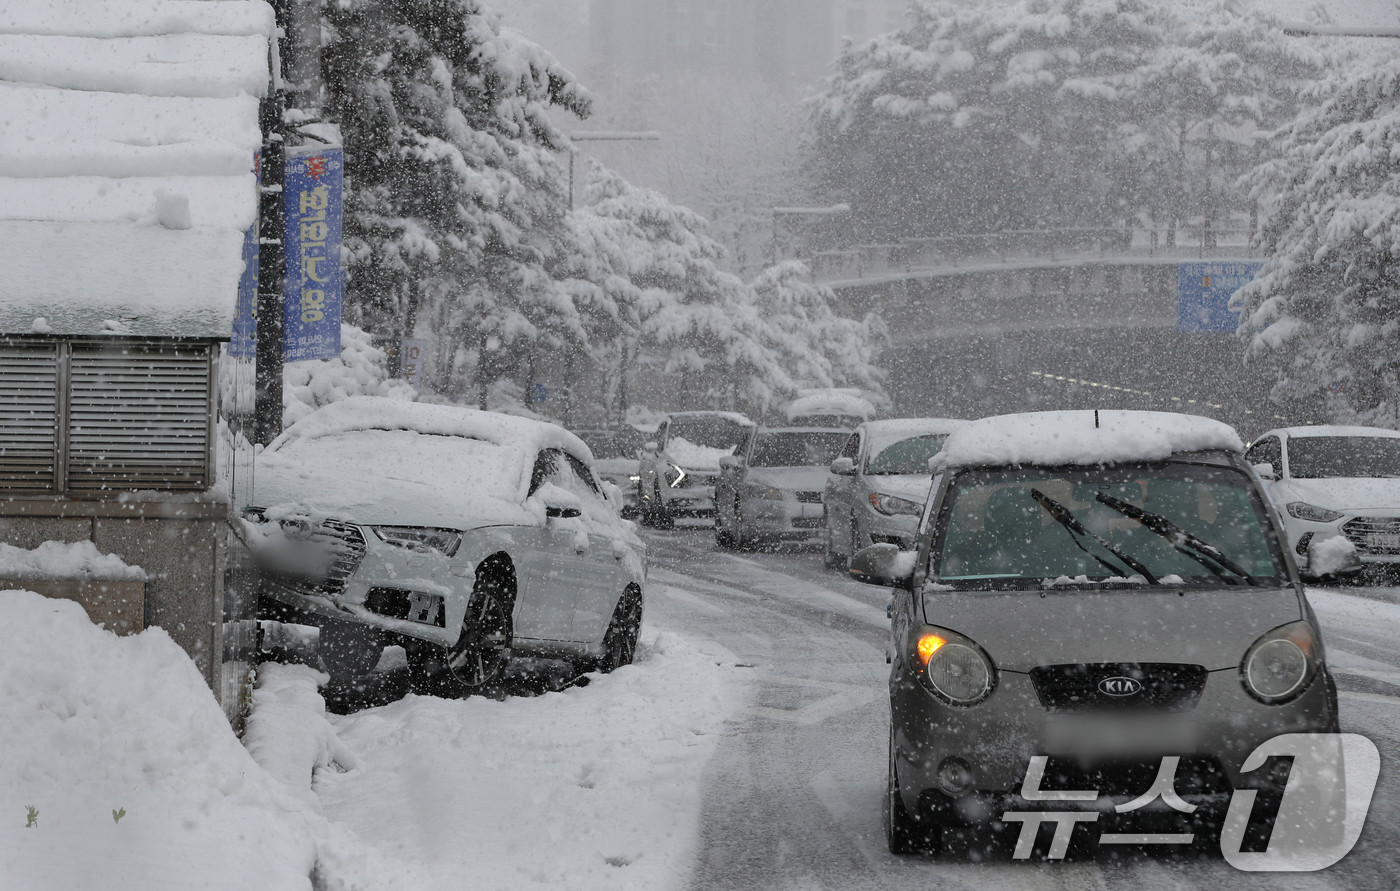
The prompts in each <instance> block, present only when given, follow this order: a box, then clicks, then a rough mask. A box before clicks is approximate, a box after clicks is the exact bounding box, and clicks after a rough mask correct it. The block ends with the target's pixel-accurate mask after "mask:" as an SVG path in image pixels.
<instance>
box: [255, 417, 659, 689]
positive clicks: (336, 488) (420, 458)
mask: <svg viewBox="0 0 1400 891" xmlns="http://www.w3.org/2000/svg"><path fill="white" fill-rule="evenodd" d="M592 463H593V456H592V454H591V453H590V452H589V450H588V447H587V446H586V445H584V444H583V442H582V441H581V440H580V439H579V438H578V437H576V436H574V435H573V434H572V433H569V432H568V431H567V430H564V429H563V428H561V427H557V426H555V425H553V424H546V423H542V422H539V421H532V420H528V419H524V418H517V417H511V416H508V415H501V414H495V413H492V412H482V411H475V410H472V409H466V408H459V407H456V406H445V405H424V404H418V403H407V402H399V401H394V400H389V399H381V398H375V397H356V398H353V399H347V400H344V401H342V402H336V403H333V404H331V405H328V406H326V407H324V408H321V409H319V410H318V411H316V412H314V413H312V414H311V415H309V416H307V417H306V418H303V419H302V420H301V421H299V422H297V423H296V424H294V425H292V426H291V427H290V428H288V430H287V431H286V432H285V433H283V434H282V435H281V436H280V437H278V439H277V440H276V441H274V442H273V443H272V444H271V445H269V446H268V448H267V449H266V450H265V451H264V452H263V453H262V454H261V455H259V456H258V459H257V464H256V468H255V482H254V493H255V497H254V504H256V505H258V506H257V507H252V508H250V509H249V510H248V511H247V519H246V520H245V521H244V522H243V523H242V524H240V531H241V533H242V535H243V538H244V541H245V542H246V543H247V544H248V547H249V549H250V551H251V552H252V554H253V557H254V560H255V561H256V563H257V564H258V567H259V569H260V586H259V594H260V610H259V612H260V614H261V615H262V616H263V617H264V618H272V619H278V620H282V621H294V622H299V623H302V624H312V625H316V626H319V627H320V629H321V658H322V661H323V662H324V663H325V665H326V668H327V670H328V671H330V673H331V674H332V677H333V678H335V677H339V678H342V679H348V678H352V677H354V676H356V675H359V674H363V673H365V672H367V671H369V670H370V669H372V668H373V667H374V665H375V663H376V661H377V660H378V659H379V657H380V655H381V653H382V651H383V648H384V647H385V646H386V645H389V644H401V645H402V646H403V647H404V649H405V651H406V653H407V655H408V661H409V669H410V677H411V679H412V684H413V688H414V689H415V690H416V691H423V692H429V691H433V692H435V691H439V690H443V689H444V688H445V689H447V690H449V691H451V692H453V693H461V692H466V691H468V690H470V689H471V688H475V687H480V686H482V685H484V684H488V683H490V682H491V681H493V680H494V679H496V678H497V677H498V676H499V675H500V674H501V672H502V671H503V670H504V667H505V665H506V662H507V661H508V660H509V659H510V658H511V656H512V655H513V654H527V655H548V656H555V657H562V658H566V659H570V660H572V661H574V663H575V664H577V665H580V666H581V667H588V668H592V667H598V668H601V669H603V670H605V671H609V670H612V669H614V668H616V667H618V666H620V665H624V664H626V663H628V662H630V661H631V660H632V656H633V653H634V651H635V649H636V645H637V636H638V631H639V628H640V625H641V618H642V605H643V588H644V585H645V583H646V563H645V559H646V554H645V550H644V546H643V544H642V542H641V541H640V539H638V537H637V535H636V532H635V527H634V526H633V524H632V523H630V522H628V521H626V520H623V519H621V517H619V515H618V506H619V505H618V502H617V501H616V499H615V495H614V493H612V487H611V486H605V485H604V484H602V483H600V482H599V479H598V476H597V474H596V473H595V472H594V470H593V467H592Z"/></svg>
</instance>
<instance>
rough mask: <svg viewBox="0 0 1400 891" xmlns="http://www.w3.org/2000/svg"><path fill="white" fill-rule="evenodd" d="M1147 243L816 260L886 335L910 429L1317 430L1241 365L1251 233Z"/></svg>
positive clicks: (1049, 235) (1048, 237)
mask: <svg viewBox="0 0 1400 891" xmlns="http://www.w3.org/2000/svg"><path fill="white" fill-rule="evenodd" d="M1165 240H1166V239H1165V238H1163V237H1161V234H1160V233H1158V234H1157V237H1155V238H1154V237H1153V233H1151V232H1150V231H1148V230H1135V231H1134V230H1120V229H1086V230H1058V231H1055V232H1007V233H995V234H993V235H981V236H956V237H952V238H947V239H911V240H909V241H905V242H902V243H900V244H898V245H867V246H862V247H858V248H855V249H852V250H849V251H829V252H823V253H819V254H814V255H813V256H812V257H811V258H810V261H809V262H811V264H812V266H813V271H814V275H815V277H816V278H817V280H818V281H820V282H821V283H823V284H826V285H828V286H829V287H831V288H832V289H833V290H834V291H835V292H836V293H837V295H838V297H839V298H840V302H841V303H842V304H843V305H844V306H845V308H846V312H847V313H849V314H852V315H856V316H860V315H863V314H864V313H866V312H871V311H874V312H878V313H879V314H880V316H881V317H882V318H883V319H884V320H885V323H886V324H887V325H888V326H889V329H890V335H891V339H892V341H893V348H892V354H891V355H890V356H888V357H887V359H886V361H885V362H884V365H885V367H886V368H887V369H889V371H890V380H889V382H888V389H889V391H890V394H891V396H892V397H893V399H894V401H895V405H896V411H897V412H898V413H900V414H927V415H942V416H948V417H980V416H984V415H988V414H998V413H1002V412H1010V411H1034V410H1041V409H1049V408H1085V409H1089V408H1126V409H1162V410H1172V411H1186V412H1190V413H1193V414H1202V415H1206V416H1209V417H1215V418H1219V419H1220V420H1223V421H1225V422H1227V423H1230V424H1233V425H1234V426H1236V427H1237V428H1238V429H1239V430H1240V432H1241V434H1242V435H1244V436H1246V437H1250V436H1253V435H1255V434H1257V433H1260V432H1262V431H1264V430H1266V429H1269V428H1270V427H1276V426H1282V425H1284V424H1289V423H1306V422H1309V421H1311V420H1314V419H1315V416H1316V409H1315V407H1312V406H1300V405H1290V406H1286V407H1279V406H1277V405H1274V404H1272V403H1270V402H1269V400H1268V394H1269V391H1270V389H1271V387H1272V384H1273V379H1272V376H1271V375H1269V374H1268V373H1267V371H1265V370H1263V369H1259V368H1255V367H1250V366H1248V365H1246V364H1245V361H1244V349H1243V345H1242V344H1241V343H1240V342H1239V340H1238V339H1237V338H1236V337H1235V335H1234V334H1233V331H1234V328H1235V325H1236V317H1235V316H1234V315H1233V314H1232V313H1229V312H1228V309H1227V308H1226V303H1227V302H1228V299H1229V296H1230V294H1232V293H1233V292H1234V291H1235V290H1237V289H1238V288H1239V287H1240V286H1242V285H1243V284H1244V283H1245V282H1247V281H1249V280H1250V279H1251V278H1252V277H1253V275H1254V273H1255V272H1256V271H1257V270H1258V268H1259V266H1260V264H1261V260H1260V258H1259V257H1258V256H1257V255H1253V256H1252V255H1251V251H1250V248H1249V246H1248V243H1247V242H1248V238H1247V234H1246V233H1243V232H1239V231H1221V230H1216V231H1215V232H1214V233H1210V232H1198V233H1197V238H1196V239H1195V243H1194V244H1192V243H1187V244H1181V243H1180V242H1179V243H1178V244H1177V245H1176V246H1170V247H1169V246H1166V245H1165V244H1164V243H1163V242H1165Z"/></svg>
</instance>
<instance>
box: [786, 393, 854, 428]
mask: <svg viewBox="0 0 1400 891" xmlns="http://www.w3.org/2000/svg"><path fill="white" fill-rule="evenodd" d="M785 411H786V414H787V419H788V420H789V421H791V420H793V419H794V418H801V417H805V416H807V415H830V414H839V415H852V416H854V417H858V418H866V419H867V420H868V419H870V418H872V417H874V416H875V406H873V405H871V404H870V401H869V400H868V399H866V398H865V397H864V396H861V395H860V393H859V392H858V391H844V390H832V391H826V392H817V393H807V394H805V395H802V396H799V397H797V398H796V399H794V400H792V402H790V403H788V407H787V409H786V410H785Z"/></svg>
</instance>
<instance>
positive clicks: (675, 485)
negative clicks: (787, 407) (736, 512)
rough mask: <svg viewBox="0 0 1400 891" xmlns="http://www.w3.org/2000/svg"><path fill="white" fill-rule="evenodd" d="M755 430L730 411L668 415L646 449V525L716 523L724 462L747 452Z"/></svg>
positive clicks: (640, 488) (640, 485) (640, 490)
mask: <svg viewBox="0 0 1400 891" xmlns="http://www.w3.org/2000/svg"><path fill="white" fill-rule="evenodd" d="M754 428H755V425H754V422H753V421H750V420H749V419H748V418H746V417H744V416H743V415H741V414H737V413H735V412H730V411H683V412H675V413H672V414H669V415H667V416H666V420H664V421H662V422H661V426H660V427H658V428H657V430H656V439H655V440H653V441H652V442H649V443H647V444H646V446H645V447H644V449H643V454H642V464H641V469H640V471H639V473H638V476H639V477H640V478H639V479H638V481H637V507H638V511H639V513H640V514H641V520H642V523H643V524H644V525H647V526H659V527H663V528H664V527H667V526H670V525H672V524H673V523H674V522H675V521H676V519H677V518H679V517H700V518H713V517H714V515H715V482H716V481H717V480H718V479H719V459H720V458H724V457H727V456H729V455H734V454H737V453H739V452H742V451H743V450H744V447H745V446H747V445H748V438H749V436H750V435H751V434H752V433H753V430H754Z"/></svg>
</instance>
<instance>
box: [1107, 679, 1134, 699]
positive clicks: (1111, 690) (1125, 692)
mask: <svg viewBox="0 0 1400 891" xmlns="http://www.w3.org/2000/svg"><path fill="white" fill-rule="evenodd" d="M1099 692H1101V693H1105V694H1107V695H1109V696H1136V695H1137V694H1138V693H1141V692H1142V682H1141V681H1138V680H1137V679H1135V678H1124V677H1117V678H1104V679H1103V680H1101V681H1099Z"/></svg>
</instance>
